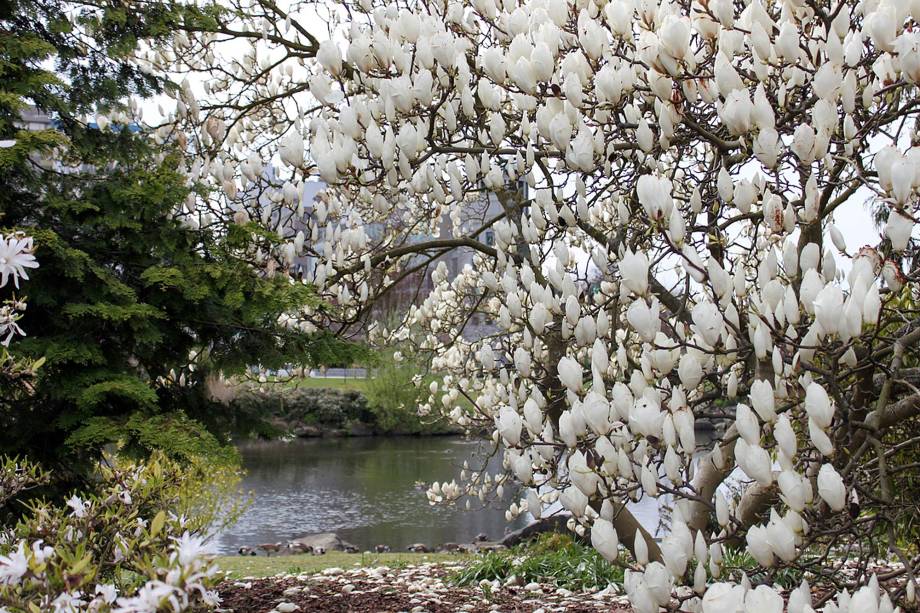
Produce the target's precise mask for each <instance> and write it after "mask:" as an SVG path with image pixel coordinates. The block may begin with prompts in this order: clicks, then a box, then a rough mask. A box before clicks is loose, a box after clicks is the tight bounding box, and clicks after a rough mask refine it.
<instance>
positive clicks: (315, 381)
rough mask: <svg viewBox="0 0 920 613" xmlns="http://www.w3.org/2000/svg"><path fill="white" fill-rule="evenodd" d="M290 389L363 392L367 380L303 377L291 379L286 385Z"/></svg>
mask: <svg viewBox="0 0 920 613" xmlns="http://www.w3.org/2000/svg"><path fill="white" fill-rule="evenodd" d="M287 385H289V386H290V387H309V388H314V389H333V390H354V391H356V392H364V391H365V390H366V388H367V379H358V378H348V379H337V378H332V377H329V378H318V377H317V378H313V377H303V378H298V379H292V380H291V381H290V382H288V383H287Z"/></svg>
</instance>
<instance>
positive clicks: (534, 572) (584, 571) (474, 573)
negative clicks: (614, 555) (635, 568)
mask: <svg viewBox="0 0 920 613" xmlns="http://www.w3.org/2000/svg"><path fill="white" fill-rule="evenodd" d="M511 577H517V579H518V580H519V581H520V582H522V583H524V584H526V583H530V582H539V583H551V584H554V585H556V586H557V587H561V588H565V589H569V590H581V589H584V588H590V587H594V588H603V587H606V586H607V585H608V584H610V583H616V584H621V583H622V582H623V568H622V567H620V566H616V565H614V564H611V563H610V562H608V561H607V560H605V559H604V558H603V557H602V556H601V555H600V554H599V553H598V552H597V551H596V550H594V549H592V548H591V547H589V546H586V545H582V544H581V543H579V542H577V541H575V540H574V539H573V538H572V537H571V536H569V535H568V534H559V533H548V534H543V535H540V536H539V537H538V538H537V539H535V540H533V541H530V542H528V543H522V544H520V545H517V546H515V547H512V548H511V549H506V550H501V551H493V552H489V553H486V554H484V555H482V556H480V557H479V558H476V559H474V560H473V561H471V562H470V563H469V564H468V565H467V566H465V567H464V568H463V570H461V571H459V572H458V573H457V574H456V575H455V576H454V581H456V583H457V584H459V585H470V584H475V583H479V582H480V581H483V580H486V581H494V580H498V581H501V582H504V581H507V580H508V579H510V578H511Z"/></svg>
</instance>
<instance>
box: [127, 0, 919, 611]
mask: <svg viewBox="0 0 920 613" xmlns="http://www.w3.org/2000/svg"><path fill="white" fill-rule="evenodd" d="M198 8H199V9H200V11H198V12H196V11H194V10H193V11H190V12H189V16H188V18H187V22H186V26H185V28H184V29H181V30H178V31H177V32H176V34H175V36H174V38H173V44H172V45H171V46H170V47H168V48H166V47H162V46H153V45H150V46H147V47H144V48H142V49H141V50H139V51H138V53H137V61H138V62H139V63H140V65H141V66H142V67H143V68H144V69H145V70H148V71H150V72H151V73H156V74H168V75H170V76H171V77H172V78H174V79H175V81H177V82H181V85H179V86H177V87H175V88H173V89H172V90H171V96H172V97H173V100H172V101H164V104H163V105H161V109H162V118H161V121H160V123H156V122H154V123H155V124H156V125H155V126H154V127H155V128H156V134H157V136H158V138H161V139H170V138H171V139H176V140H177V142H179V143H180V144H182V145H183V146H184V147H185V148H186V149H187V151H188V152H189V155H190V161H189V164H188V175H189V181H191V182H197V183H200V184H209V185H211V186H212V187H213V188H214V189H212V190H211V191H210V192H209V195H208V197H206V198H198V199H190V200H189V202H188V203H187V204H186V207H185V208H184V209H183V210H182V211H177V215H181V216H182V217H183V218H185V219H187V220H188V222H189V223H190V224H193V225H200V224H230V223H236V224H249V227H250V228H252V231H253V232H254V233H259V234H260V235H261V236H262V237H263V243H262V245H263V246H262V248H260V249H259V250H258V251H255V252H253V254H252V255H253V257H254V261H255V262H256V263H257V264H258V265H259V266H264V267H265V269H266V270H267V271H268V272H274V273H277V272H278V271H282V272H289V271H290V269H291V267H292V265H293V264H294V263H295V262H296V261H297V258H298V256H309V257H311V258H312V259H313V261H315V262H317V265H316V267H315V270H310V271H308V273H307V274H306V275H305V276H304V279H302V280H301V279H298V280H297V282H301V281H303V282H308V283H312V284H314V285H315V286H316V287H317V288H318V289H319V290H320V291H321V293H322V295H323V296H324V297H325V298H326V299H327V302H328V303H329V304H331V305H333V306H332V308H331V309H329V310H326V311H323V312H303V313H296V314H292V315H291V317H292V321H301V322H304V323H301V325H308V324H307V323H305V322H310V324H309V325H323V326H333V327H334V328H336V329H338V330H340V331H341V332H342V333H343V334H344V333H346V332H347V331H349V330H352V329H354V327H355V326H356V325H361V323H362V322H363V321H365V318H366V314H367V311H368V308H369V307H370V306H372V305H373V304H374V303H375V301H377V300H379V299H380V298H381V297H382V296H384V295H385V294H386V293H388V292H390V291H392V290H393V288H394V287H397V286H398V285H399V284H400V283H401V282H403V281H402V280H404V279H406V278H407V277H411V276H413V275H416V276H417V275H418V274H424V275H430V277H431V279H432V282H433V290H432V291H431V292H430V294H429V295H428V296H427V297H424V299H420V300H419V302H418V303H417V304H416V305H415V306H414V307H413V308H412V309H411V310H410V312H409V313H408V315H407V316H406V317H405V319H404V321H402V323H401V324H400V325H398V326H396V327H395V328H394V327H392V326H391V327H390V329H383V328H382V327H378V328H376V329H375V330H373V334H372V335H371V336H372V338H374V339H377V340H381V341H384V342H388V343H393V342H397V341H398V342H401V343H404V344H411V343H414V344H415V346H417V347H418V349H420V350H424V351H428V352H431V354H432V355H433V360H432V364H433V368H434V370H435V371H436V372H437V373H438V374H439V376H440V379H439V380H438V381H437V382H436V383H435V384H432V386H431V397H430V399H429V402H428V403H427V404H426V405H425V406H424V407H423V410H429V411H439V412H442V413H443V414H444V415H446V416H447V417H449V419H451V420H452V421H453V422H454V423H456V424H458V425H459V426H462V427H466V428H470V429H474V430H475V429H480V428H481V427H482V426H484V425H486V426H488V427H490V428H492V429H493V431H494V435H493V440H494V442H495V446H496V449H497V450H500V451H501V453H503V454H504V467H505V472H504V473H503V474H501V475H488V474H485V473H484V472H481V471H474V472H469V473H467V472H466V471H465V472H464V473H463V474H462V475H461V477H462V478H461V479H460V480H459V481H455V482H451V483H448V484H436V486H435V487H433V488H432V490H431V492H430V497H431V498H432V500H435V501H440V500H447V501H454V500H458V499H460V498H462V497H463V496H467V495H477V496H481V497H486V496H487V495H489V494H490V492H492V491H493V490H494V489H496V488H497V487H500V486H502V484H504V483H505V482H506V481H508V480H516V481H517V482H519V483H520V484H522V485H523V486H524V487H525V488H526V490H525V491H526V496H525V497H524V499H523V500H522V501H520V502H516V503H515V504H513V505H512V508H511V509H510V511H509V512H510V514H515V513H520V512H522V511H525V510H526V511H527V512H529V513H531V514H533V515H535V516H538V517H539V516H540V515H541V513H543V512H544V511H545V510H547V508H548V507H549V506H550V505H551V504H553V503H555V502H556V501H557V500H558V502H560V503H561V506H562V507H564V508H565V509H567V510H568V511H569V512H571V513H572V515H573V518H574V523H575V524H576V526H575V529H576V530H578V531H580V532H582V533H584V534H588V533H590V539H591V542H592V543H593V544H594V546H595V547H596V548H597V549H598V550H599V551H600V552H601V553H602V554H603V555H604V556H605V557H607V558H608V559H610V560H618V562H619V563H623V564H627V565H628V566H629V568H630V570H631V572H630V573H628V575H627V580H626V587H627V590H628V592H629V594H630V596H631V599H632V602H633V604H634V606H635V607H636V609H637V610H639V611H641V612H643V613H644V612H647V611H655V610H657V608H658V607H659V606H672V605H674V604H675V603H676V602H678V600H675V599H679V600H681V601H683V602H682V606H683V607H684V608H688V609H695V608H701V609H702V610H703V611H717V610H720V609H722V608H725V607H728V609H727V610H739V609H743V608H746V609H747V610H756V611H761V610H763V611H780V610H781V609H782V608H783V606H784V601H783V599H782V598H781V597H780V596H779V595H778V593H777V592H776V591H775V589H774V588H772V587H770V586H769V583H770V582H769V579H770V578H771V577H774V576H775V574H776V573H777V572H779V570H781V569H792V570H797V571H806V572H807V575H806V576H808V577H809V579H810V581H811V582H812V583H815V582H818V583H822V584H825V588H828V589H822V590H820V591H815V594H814V595H813V594H812V591H811V590H810V589H809V587H808V585H807V584H803V585H802V586H801V587H800V588H799V589H797V590H796V591H794V592H793V593H792V594H791V595H790V596H789V598H788V607H789V610H790V611H795V612H796V613H798V612H800V611H808V610H810V609H811V608H819V607H821V606H824V607H825V610H828V611H836V610H844V611H845V610H853V611H861V610H871V611H876V610H879V611H889V610H891V609H892V608H893V603H894V604H897V603H901V604H908V603H913V602H915V600H914V599H915V591H916V581H917V578H916V573H917V572H918V571H920V557H918V550H917V545H916V543H917V539H916V532H915V531H913V528H911V527H910V526H912V525H913V523H912V522H911V521H909V518H910V516H911V515H912V514H913V513H915V512H916V511H917V497H916V489H915V488H916V486H915V485H913V486H912V484H913V483H914V481H915V480H916V477H917V472H918V469H917V463H916V461H915V460H916V459H917V453H918V452H920V448H918V445H920V436H918V435H920V422H918V413H920V392H918V391H917V387H916V386H915V383H916V380H917V375H918V374H920V370H918V362H917V358H918V356H917V351H918V347H917V343H918V341H920V319H918V318H917V311H916V300H915V294H914V291H915V288H914V281H915V278H916V276H915V273H916V271H915V269H914V268H913V261H912V258H911V251H912V243H911V233H912V230H913V226H914V223H915V221H914V220H915V214H916V212H915V211H916V203H917V193H916V189H917V188H918V187H920V170H918V162H920V148H912V146H913V141H914V139H915V137H916V124H915V122H916V115H917V113H918V112H920V106H918V97H917V89H916V83H917V82H918V80H920V32H918V30H917V27H918V23H920V2H917V1H916V0H914V1H907V0H881V1H873V0H863V1H861V2H855V1H851V0H785V1H772V0H749V1H741V0H736V1H734V2H732V1H731V0H708V1H706V0H680V1H674V2H668V1H665V2H662V3H659V2H657V0H611V1H606V0H472V1H471V2H453V1H450V2H448V1H444V0H427V1H426V0H399V1H397V2H385V3H384V2H378V0H360V1H359V2H340V3H339V2H337V3H327V4H323V3H319V4H312V3H296V4H293V5H281V4H277V3H275V2H272V1H269V0H254V1H247V2H245V3H243V4H240V5H237V4H234V3H230V4H229V5H223V6H222V7H218V8H216V9H215V8H214V7H210V8H208V10H205V8H204V7H198ZM212 9H213V10H212ZM177 75H178V76H177ZM313 176H318V177H319V178H321V179H322V180H323V181H324V182H325V183H326V184H327V185H328V188H327V189H326V190H325V192H324V193H323V194H321V195H320V197H318V198H317V199H316V201H315V202H314V203H313V204H312V205H311V206H310V208H309V210H307V211H303V205H302V201H301V193H302V192H303V190H304V185H305V182H306V181H308V179H309V178H310V177H313ZM524 183H526V185H527V186H528V189H526V190H521V189H517V188H516V189H509V186H511V185H514V186H518V185H522V184H524ZM484 193H494V194H495V196H494V197H495V198H497V202H498V204H499V205H500V206H499V208H498V212H497V213H496V212H495V210H491V212H490V209H488V208H487V207H484V206H483V201H482V197H481V196H482V194H484ZM854 202H855V203H857V206H860V205H862V204H863V203H871V205H872V206H874V207H876V209H877V210H878V211H879V212H880V213H879V214H880V215H881V216H882V219H883V223H882V225H883V226H884V228H883V236H882V237H881V238H880V240H876V241H875V243H874V244H871V245H866V246H863V245H861V244H851V243H848V242H847V237H846V236H844V235H843V234H842V233H841V232H840V231H839V230H838V229H837V228H836V227H835V225H834V222H833V219H834V215H835V212H836V211H837V209H839V208H841V207H843V206H845V205H850V204H852V203H854ZM301 216H303V217H305V218H306V221H303V222H301V221H298V219H300V217H301ZM445 230H449V231H447V232H445ZM487 233H488V235H489V236H494V244H492V241H489V240H486V235H487ZM851 242H852V241H851ZM455 249H463V250H467V251H469V252H471V253H473V254H474V255H473V264H472V266H468V267H466V268H464V269H463V270H462V271H461V272H460V273H459V274H457V275H454V276H452V275H449V274H448V272H447V269H446V267H445V266H444V265H443V264H442V261H443V260H440V261H439V258H443V257H444V256H445V255H447V254H448V253H449V252H450V251H451V250H455ZM293 276H294V275H292V277H293ZM292 282H294V281H292ZM476 316H483V317H485V318H486V319H487V320H489V321H492V322H494V323H495V331H494V333H493V334H490V335H488V336H486V337H485V338H482V339H477V340H474V341H470V340H467V339H466V338H465V337H464V335H463V334H462V330H463V329H464V327H465V326H466V325H467V323H468V322H469V321H470V320H471V318H473V317H476ZM701 418H707V419H709V420H713V421H715V422H723V423H724V424H725V425H726V428H725V429H724V434H722V435H721V438H720V440H718V441H717V442H716V444H715V445H714V446H712V447H709V448H703V446H701V445H699V444H698V442H697V440H696V437H695V427H694V425H695V422H696V421H697V420H698V419H701ZM730 476H732V482H733V484H734V485H733V486H732V487H726V486H725V483H726V480H727V479H729V477H730ZM911 487H913V488H914V489H911ZM644 497H651V498H659V499H666V500H667V501H668V502H669V504H670V505H671V506H672V507H673V512H672V515H671V521H670V526H669V529H668V531H667V533H666V535H665V536H664V537H663V538H662V539H661V540H660V542H657V541H656V540H654V539H653V538H651V535H650V534H649V533H648V532H647V531H646V530H645V529H643V528H642V527H641V526H640V525H639V523H638V522H637V521H636V519H635V518H634V517H633V516H632V515H631V513H630V511H629V509H628V508H627V506H626V503H627V502H628V501H631V500H638V499H641V498H644ZM619 544H623V545H625V547H626V548H628V550H629V556H627V557H623V558H620V557H618V556H619ZM729 548H731V549H732V550H734V549H739V548H740V549H746V550H747V552H748V553H749V554H750V556H752V557H753V559H754V560H755V561H756V564H757V565H759V566H760V567H762V569H763V570H764V572H765V573H766V575H765V576H766V578H767V579H768V581H767V585H763V586H760V587H757V588H756V589H752V588H751V585H750V582H749V581H747V580H746V579H743V578H741V579H739V577H737V576H734V575H731V574H730V573H728V572H726V571H725V569H724V568H723V560H724V558H725V554H726V552H727V550H728V549H729ZM877 559H883V560H887V561H888V562H889V563H891V564H889V567H888V570H887V571H886V572H885V573H884V574H883V575H880V576H878V577H873V576H872V571H871V569H872V563H873V562H874V561H875V560H877ZM854 561H855V564H852V572H848V573H842V572H840V571H841V569H842V568H843V566H844V565H845V564H847V563H848V562H849V563H852V562H854ZM870 577H871V578H870ZM678 585H688V586H690V587H691V588H692V589H691V590H687V589H683V590H676V589H672V588H674V587H676V586H678ZM850 593H853V595H852V596H850V595H849V594H850Z"/></svg>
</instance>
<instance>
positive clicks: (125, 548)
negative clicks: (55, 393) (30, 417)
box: [0, 452, 238, 613]
mask: <svg viewBox="0 0 920 613" xmlns="http://www.w3.org/2000/svg"><path fill="white" fill-rule="evenodd" d="M23 474H25V475H30V476H31V478H30V479H28V481H31V482H32V484H36V483H39V482H40V481H41V479H42V475H43V474H44V473H43V472H42V471H41V470H40V469H38V468H37V467H35V466H34V465H32V464H30V463H28V462H22V461H15V460H12V459H5V460H4V461H3V462H2V463H0V484H2V485H4V487H5V486H6V485H7V484H8V483H9V482H11V481H14V480H17V479H18V480H20V481H21V477H20V475H23ZM95 476H96V479H97V481H96V483H95V487H94V488H93V490H92V491H89V492H79V493H74V494H73V495H72V496H71V497H70V498H69V499H68V500H67V502H66V504H57V503H53V502H48V501H44V500H38V501H32V502H30V503H28V504H27V506H26V508H27V511H26V513H25V514H24V515H23V516H22V518H21V519H20V520H19V521H18V522H17V523H16V524H15V526H13V527H12V528H11V529H10V531H9V533H8V535H7V538H6V539H5V540H4V544H2V545H0V575H2V576H3V578H4V580H3V581H2V582H0V603H2V604H3V606H4V607H6V609H5V610H8V611H14V612H26V611H28V612H30V613H32V612H37V611H48V610H65V608H66V607H63V608H62V607H61V605H62V603H65V602H66V603H70V604H71V606H72V607H73V608H74V609H79V610H83V609H84V608H85V609H86V610H93V611H100V612H105V611H110V610H112V609H114V608H115V607H116V605H117V606H118V607H120V608H119V610H125V611H134V610H153V609H149V608H148V609H143V606H144V603H147V606H148V607H149V606H150V605H149V603H151V602H158V603H160V605H164V604H165V603H167V602H175V603H178V605H180V606H179V610H186V609H188V608H192V607H193V606H197V605H205V604H214V603H215V598H214V596H213V594H212V593H211V592H210V589H211V587H212V586H213V585H214V584H215V583H216V577H215V576H214V575H215V569H214V568H213V567H212V566H211V565H210V564H209V563H207V562H206V561H205V559H204V557H203V554H204V553H205V548H204V544H205V542H206V540H207V538H208V537H209V536H210V535H211V534H212V532H213V530H214V529H215V528H216V527H218V526H220V525H221V523H222V521H225V520H221V519H219V518H220V517H225V518H228V519H229V520H232V519H233V518H234V517H235V516H236V511H234V510H233V509H232V508H231V509H229V512H228V513H226V515H222V513H224V511H226V510H227V507H228V505H227V503H228V502H229V500H228V497H229V496H230V495H232V489H235V488H231V487H230V486H229V485H228V484H230V483H238V477H237V480H235V475H234V474H233V473H228V472H225V471H217V472H214V471H212V470H210V469H209V468H208V467H207V466H205V465H204V464H202V465H198V466H196V465H189V464H179V463H177V462H174V461H172V460H169V459H168V458H167V457H166V456H165V455H163V454H162V453H158V452H157V453H154V454H153V455H152V456H151V457H150V458H149V460H147V461H145V462H126V461H122V460H119V459H117V458H109V459H108V461H107V462H104V463H102V464H100V465H99V466H98V471H97V473H96V475H95ZM22 489H23V488H20V491H21V490H22ZM231 506H232V503H231ZM67 610H69V609H67Z"/></svg>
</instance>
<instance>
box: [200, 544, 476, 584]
mask: <svg viewBox="0 0 920 613" xmlns="http://www.w3.org/2000/svg"><path fill="white" fill-rule="evenodd" d="M469 558H470V556H469V555H464V554H456V553H409V552H406V553H342V552H340V551H332V552H329V553H327V554H325V555H321V556H314V555H309V554H301V555H294V556H271V557H267V556H218V557H217V558H216V560H215V561H216V562H217V566H218V567H219V568H220V569H221V570H222V571H224V572H226V573H227V575H228V576H229V577H231V578H233V579H240V578H242V577H271V576H273V575H277V574H281V573H291V574H294V573H315V572H318V571H321V570H323V569H325V568H332V567H334V566H337V567H339V568H351V567H355V566H404V565H407V564H425V563H427V562H460V561H466V560H469Z"/></svg>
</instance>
